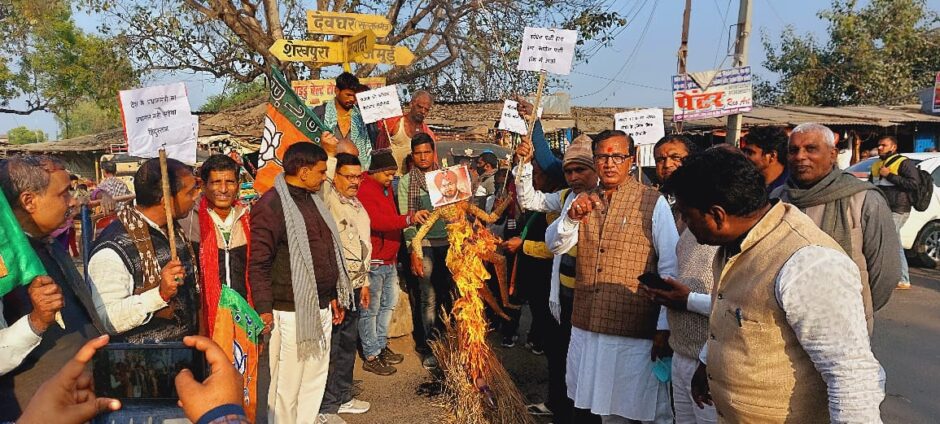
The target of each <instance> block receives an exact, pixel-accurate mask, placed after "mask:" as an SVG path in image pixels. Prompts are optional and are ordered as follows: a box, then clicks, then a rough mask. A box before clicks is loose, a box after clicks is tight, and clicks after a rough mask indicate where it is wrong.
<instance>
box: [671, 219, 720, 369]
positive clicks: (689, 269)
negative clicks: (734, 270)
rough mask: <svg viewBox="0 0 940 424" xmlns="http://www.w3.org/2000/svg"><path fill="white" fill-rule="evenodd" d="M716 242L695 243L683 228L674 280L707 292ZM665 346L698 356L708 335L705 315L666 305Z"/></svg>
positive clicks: (677, 247)
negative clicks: (666, 340)
mask: <svg viewBox="0 0 940 424" xmlns="http://www.w3.org/2000/svg"><path fill="white" fill-rule="evenodd" d="M717 250H718V246H709V245H704V244H699V243H698V241H697V240H696V239H695V236H694V235H693V234H692V232H691V231H689V230H688V229H686V230H685V231H683V232H682V235H680V236H679V242H678V244H676V258H677V259H678V265H679V275H678V276H677V277H678V278H677V280H678V281H679V282H680V283H682V284H685V285H686V286H688V287H689V289H690V290H691V291H692V292H693V293H703V294H709V293H711V292H712V285H713V282H714V278H713V274H712V262H713V259H714V258H715V252H716V251H717ZM666 314H667V317H668V318H669V331H670V335H669V346H670V347H672V350H674V351H676V352H678V353H681V354H682V355H685V356H686V357H689V358H698V355H699V352H701V351H702V346H705V340H706V339H708V317H706V316H704V315H702V314H699V313H696V312H691V311H680V310H678V309H674V308H669V310H668V311H667V312H666Z"/></svg>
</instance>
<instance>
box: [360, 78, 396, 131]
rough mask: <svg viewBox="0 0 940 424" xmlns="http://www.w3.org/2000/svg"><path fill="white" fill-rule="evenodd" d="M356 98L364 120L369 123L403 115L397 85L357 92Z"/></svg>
mask: <svg viewBox="0 0 940 424" xmlns="http://www.w3.org/2000/svg"><path fill="white" fill-rule="evenodd" d="M356 100H357V101H358V102H359V112H360V113H362V121H363V122H365V123H367V124H371V123H373V122H376V121H380V120H382V119H385V118H392V117H396V116H401V115H402V112H401V101H400V100H399V99H398V86H397V85H389V86H387V87H382V88H376V89H374V90H368V91H364V92H362V93H359V94H356Z"/></svg>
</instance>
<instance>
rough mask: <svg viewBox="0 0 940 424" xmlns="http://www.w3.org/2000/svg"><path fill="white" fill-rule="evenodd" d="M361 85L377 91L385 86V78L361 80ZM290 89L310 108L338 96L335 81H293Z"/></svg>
mask: <svg viewBox="0 0 940 424" xmlns="http://www.w3.org/2000/svg"><path fill="white" fill-rule="evenodd" d="M359 83H360V84H365V85H367V86H368V87H369V89H370V90H371V89H376V88H379V87H384V86H385V77H373V78H360V79H359ZM290 87H291V88H292V89H293V90H294V92H295V93H297V95H298V96H300V98H301V99H303V100H304V102H305V103H306V104H307V106H310V107H313V106H317V105H319V104H321V103H324V102H326V101H329V100H332V99H333V97H334V96H336V80H335V79H321V80H303V81H291V83H290Z"/></svg>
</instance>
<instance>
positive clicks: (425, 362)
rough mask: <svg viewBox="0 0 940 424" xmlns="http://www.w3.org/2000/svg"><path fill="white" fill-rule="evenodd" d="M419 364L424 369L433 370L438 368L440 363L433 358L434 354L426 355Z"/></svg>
mask: <svg viewBox="0 0 940 424" xmlns="http://www.w3.org/2000/svg"><path fill="white" fill-rule="evenodd" d="M421 366H422V367H424V369H426V370H433V369H435V368H438V367H439V366H440V363H438V362H437V358H435V357H434V355H428V356H425V357H424V359H422V360H421Z"/></svg>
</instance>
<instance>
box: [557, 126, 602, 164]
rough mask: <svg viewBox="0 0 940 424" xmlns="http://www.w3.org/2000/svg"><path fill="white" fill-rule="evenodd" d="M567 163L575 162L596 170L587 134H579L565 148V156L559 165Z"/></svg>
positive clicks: (589, 138)
mask: <svg viewBox="0 0 940 424" xmlns="http://www.w3.org/2000/svg"><path fill="white" fill-rule="evenodd" d="M569 163H577V164H581V165H584V166H586V167H588V168H591V169H594V170H596V168H595V167H594V152H592V151H591V137H589V136H588V135H587V134H581V135H579V136H578V137H577V138H575V139H574V141H572V142H571V144H570V145H569V146H568V149H567V150H565V158H564V160H562V162H561V166H563V167H564V166H568V164H569Z"/></svg>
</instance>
